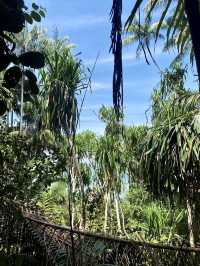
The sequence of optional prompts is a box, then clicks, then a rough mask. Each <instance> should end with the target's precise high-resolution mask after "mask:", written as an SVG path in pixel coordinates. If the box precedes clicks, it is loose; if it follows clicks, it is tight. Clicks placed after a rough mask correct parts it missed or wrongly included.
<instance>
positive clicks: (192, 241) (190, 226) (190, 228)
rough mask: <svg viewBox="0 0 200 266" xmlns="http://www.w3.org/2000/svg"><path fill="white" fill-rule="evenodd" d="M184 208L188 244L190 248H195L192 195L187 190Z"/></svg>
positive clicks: (189, 190)
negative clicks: (185, 210) (185, 207)
mask: <svg viewBox="0 0 200 266" xmlns="http://www.w3.org/2000/svg"><path fill="white" fill-rule="evenodd" d="M186 206H187V220H188V231H189V242H190V247H192V248H193V247H195V232H194V206H193V193H192V191H191V189H189V188H187V198H186Z"/></svg>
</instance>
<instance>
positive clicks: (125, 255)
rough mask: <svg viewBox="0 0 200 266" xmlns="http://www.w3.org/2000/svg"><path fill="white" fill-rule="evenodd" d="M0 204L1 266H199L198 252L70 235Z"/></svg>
mask: <svg viewBox="0 0 200 266" xmlns="http://www.w3.org/2000/svg"><path fill="white" fill-rule="evenodd" d="M0 203H1V208H0V265H1V266H4V265H13V266H14V265H16V266H18V265H21V266H23V265H24V266H25V265H26V266H27V265H37V266H73V265H77V266H95V265H98V266H106V265H107V266H111V265H113V266H125V265H126V266H127V265H130V266H131V265H134V266H135V265H136V266H162V265H164V266H165V265H166V266H168V265H170V266H171V265H178V266H179V265H180V266H184V265H188V266H190V265H191V266H192V265H194V266H196V265H200V248H188V247H183V246H182V247H176V246H163V245H158V244H151V243H144V242H137V241H132V240H125V239H119V238H114V237H109V236H105V235H98V234H93V233H89V232H82V231H79V230H73V231H72V230H70V228H69V227H62V226H57V225H55V224H51V223H49V222H48V221H47V220H45V218H43V217H41V216H39V215H38V214H37V213H36V212H30V211H27V210H25V209H24V210H22V209H21V208H19V207H18V205H17V204H15V203H13V202H9V201H5V200H2V202H0ZM71 235H73V239H74V243H75V246H74V249H75V261H73V260H72V258H73V256H72V245H71Z"/></svg>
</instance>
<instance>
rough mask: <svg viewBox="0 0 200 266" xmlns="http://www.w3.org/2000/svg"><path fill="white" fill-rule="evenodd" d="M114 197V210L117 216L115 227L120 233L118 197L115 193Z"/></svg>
mask: <svg viewBox="0 0 200 266" xmlns="http://www.w3.org/2000/svg"><path fill="white" fill-rule="evenodd" d="M114 197H115V211H116V217H117V229H118V232H119V233H121V232H122V227H121V219H120V208H119V199H118V195H117V194H116V193H115V194H114Z"/></svg>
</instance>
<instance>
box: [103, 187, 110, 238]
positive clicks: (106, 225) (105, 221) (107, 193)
mask: <svg viewBox="0 0 200 266" xmlns="http://www.w3.org/2000/svg"><path fill="white" fill-rule="evenodd" d="M109 200H110V194H109V192H106V194H105V197H104V201H105V211H104V233H106V232H107V227H108V205H109Z"/></svg>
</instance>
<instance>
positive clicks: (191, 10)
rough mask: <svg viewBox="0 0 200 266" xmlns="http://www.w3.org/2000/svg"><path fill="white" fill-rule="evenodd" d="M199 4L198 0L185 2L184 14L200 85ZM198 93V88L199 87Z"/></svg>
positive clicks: (186, 0)
mask: <svg viewBox="0 0 200 266" xmlns="http://www.w3.org/2000/svg"><path fill="white" fill-rule="evenodd" d="M199 8H200V4H199V0H185V13H186V15H187V19H188V23H189V28H190V34H191V38H192V45H193V49H194V55H195V60H196V66H197V72H198V78H199V83H200V30H199V25H200V9H199ZM199 91H200V86H199Z"/></svg>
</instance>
